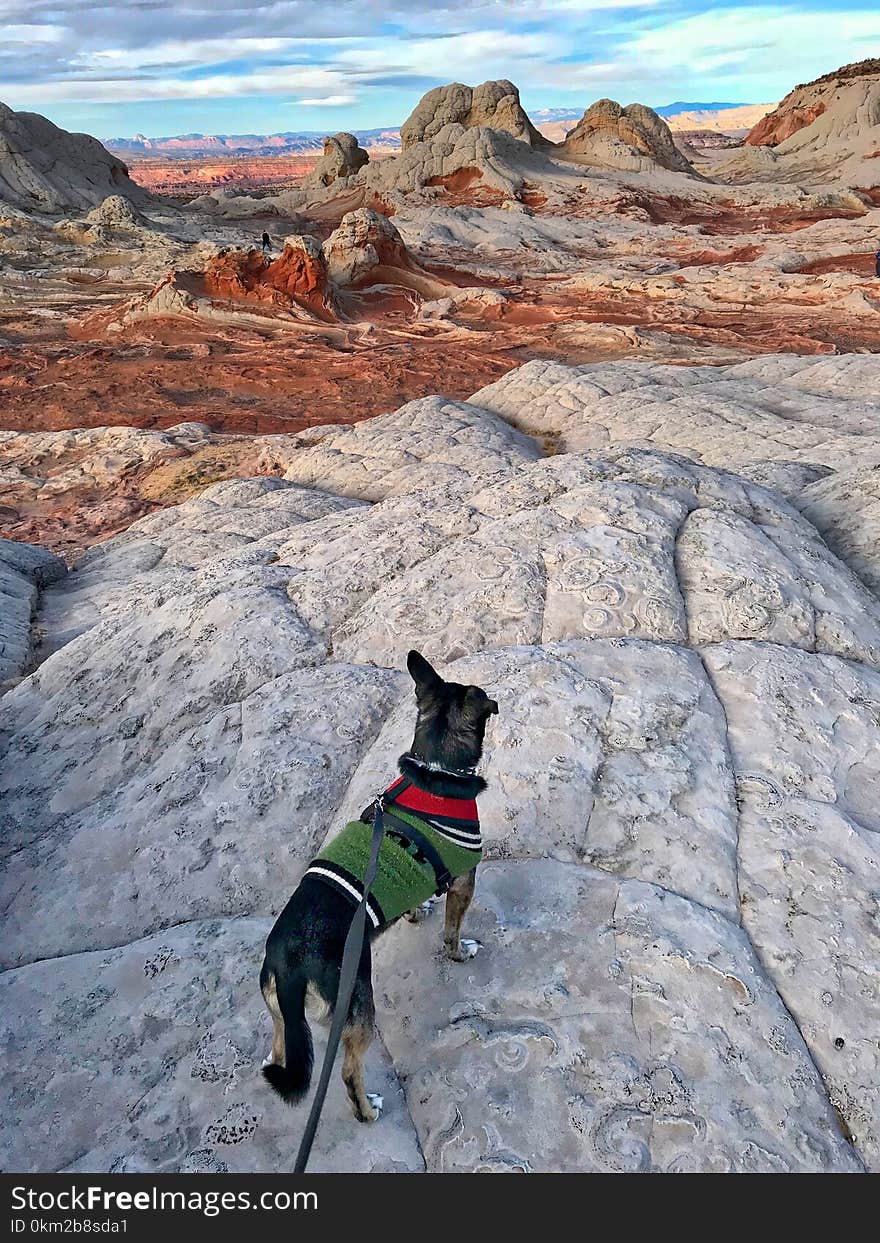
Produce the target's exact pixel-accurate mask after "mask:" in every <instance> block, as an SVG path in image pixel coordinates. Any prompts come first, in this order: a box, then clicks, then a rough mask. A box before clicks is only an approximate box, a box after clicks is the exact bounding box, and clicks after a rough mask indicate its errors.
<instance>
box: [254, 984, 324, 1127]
mask: <svg viewBox="0 0 880 1243" xmlns="http://www.w3.org/2000/svg"><path fill="white" fill-rule="evenodd" d="M306 983H307V981H306V979H305V976H303V975H300V974H299V972H297V971H296V970H295V969H294V970H290V969H289V968H285V969H282V970H281V971H276V970H274V969H273V968H269V967H266V966H264V967H263V972H262V975H261V977H260V985H261V987H262V990H263V996H264V997H265V999H266V1004H267V1005H268V1007H269V1009H270V1011H271V1012H272V1015H273V1017H276V1013H275V1012H276V1009H277V1010H279V1011H280V1014H281V1018H282V1019H283V1021H284V1065H283V1066H279V1065H277V1064H276V1063H274V1062H270V1064H269V1065H268V1066H264V1067H263V1078H264V1079H265V1080H266V1081H267V1082H268V1083H269V1084H271V1086H272V1087H273V1088H274V1089H275V1091H276V1092H277V1093H278V1095H279V1096H280V1097H281V1098H282V1100H285V1101H287V1103H288V1105H295V1104H296V1103H297V1101H301V1100H302V1098H303V1097H304V1096H305V1094H306V1092H308V1090H309V1084H310V1083H311V1081H312V1033H311V1031H310V1029H309V1025H308V1023H307V1022H306V1018H305V1002H306Z"/></svg>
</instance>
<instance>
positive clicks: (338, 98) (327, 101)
mask: <svg viewBox="0 0 880 1243" xmlns="http://www.w3.org/2000/svg"><path fill="white" fill-rule="evenodd" d="M294 102H295V103H296V104H299V105H300V107H303V108H341V107H342V106H343V105H344V104H354V103H357V99H356V97H355V96H354V95H325V96H324V98H323V99H297V100H295V101H294Z"/></svg>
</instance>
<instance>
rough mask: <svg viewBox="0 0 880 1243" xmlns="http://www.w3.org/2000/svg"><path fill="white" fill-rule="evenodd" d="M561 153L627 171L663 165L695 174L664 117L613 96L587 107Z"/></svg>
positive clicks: (673, 169) (675, 170) (650, 109)
mask: <svg viewBox="0 0 880 1243" xmlns="http://www.w3.org/2000/svg"><path fill="white" fill-rule="evenodd" d="M561 154H562V155H563V157H565V156H579V157H584V158H585V159H586V160H587V161H588V162H589V163H595V164H605V165H608V166H609V167H612V168H619V169H622V170H625V171H634V172H639V171H645V170H650V168H651V167H653V166H654V165H657V164H659V165H660V166H661V167H662V168H666V169H669V170H670V171H672V172H678V173H690V174H693V173H694V169H693V167H692V166H691V164H690V163H689V161H688V160H687V158H686V157H685V156H684V155H683V154H682V152H681V151H679V149H678V148H677V147H676V145H675V142H674V140H673V137H672V132H671V130H670V129H669V126H668V125H667V124H666V122H665V121H664V120H663V118H662V117H660V116H658V115H657V113H656V112H654V110H653V109H652V108H647V107H646V106H645V105H644V104H628V105H627V107H625V108H623V107H621V105H620V104H618V103H616V102H615V101H614V100H613V99H600V100H598V101H597V102H596V103H594V104H592V105H591V106H590V107H589V108H588V109H587V110H586V112H585V113H584V115H583V116H582V117H581V119H580V121H578V123H577V125H576V126H575V127H574V129H573V130H570V131H569V133H568V135H567V136H566V139H565V142H564V143H563V144H562V147H561Z"/></svg>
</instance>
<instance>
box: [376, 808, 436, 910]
mask: <svg viewBox="0 0 880 1243" xmlns="http://www.w3.org/2000/svg"><path fill="white" fill-rule="evenodd" d="M385 819H386V820H387V821H388V823H389V825H392V826H393V829H394V832H395V833H399V834H400V836H401V837H405V838H406V839H407V841H410V842H412V843H413V845H414V846H417V847H418V849H419V850H420V851H421V852H422V854H423V855H424V856H425V858H426V859H427V860H428V863H429V864H430V865H431V868H432V869H433V872H434V879H435V880H436V881H437V889H436V890H435V893H436V895H437V896H438V897H439V896H440V894H441V893H445V892H446V890H447V889H448V888H449V886H450V884H451V883H452V873H451V872H450V871H449V869H448V868H447V866H446V864H445V863H444V862H443V857H442V855H441V854H440V852H439V850H438V849H437V847H436V846H435V845H434V843H433V842H431V841H429V840H428V838H427V837H426V836H425V834H424V833H423V832H422V831H421V829H417V828H415V827H414V826H413V825H411V824H410V823H409V822H408V821H406V820H401V819H400V817H399V816H395V815H394V814H393V813H392V812H390V811H386V812H385Z"/></svg>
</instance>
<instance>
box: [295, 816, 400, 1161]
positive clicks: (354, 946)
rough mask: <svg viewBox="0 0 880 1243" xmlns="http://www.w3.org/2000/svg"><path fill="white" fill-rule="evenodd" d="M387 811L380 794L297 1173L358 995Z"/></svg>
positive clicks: (309, 1148)
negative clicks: (369, 901)
mask: <svg viewBox="0 0 880 1243" xmlns="http://www.w3.org/2000/svg"><path fill="white" fill-rule="evenodd" d="M383 810H384V809H383V803H382V796H381V795H380V796H379V798H378V799H377V800H376V814H375V816H374V817H373V836H372V838H371V840H370V858H369V861H368V863H367V870H366V873H365V874H364V894H363V897H362V898H361V900H360V902H359V903H358V905H357V907H356V908H355V911H354V914H353V915H352V917H351V924H350V925H349V929H348V935H347V936H346V938H345V948H344V949H343V951H342V965H341V967H340V968H339V987H338V989H337V990H336V1003H335V1005H334V1007H333V1021H332V1023H331V1024H330V1034H329V1035H328V1037H327V1051H326V1052H325V1054H324V1062H323V1065H322V1066H321V1077H320V1079H319V1080H318V1086H317V1088H316V1090H315V1097H314V1100H313V1101H312V1107H311V1109H310V1110H309V1116H308V1120H307V1122H306V1129H305V1131H304V1132H303V1137H302V1140H301V1141H300V1145H299V1152H298V1153H297V1155H296V1164H295V1165H294V1167H293V1172H294V1174H304V1173H305V1169H306V1165H307V1163H308V1160H309V1153H310V1152H311V1151H312V1144H313V1142H314V1139H315V1132H316V1131H317V1129H318V1122H319V1120H320V1117H321V1110H322V1109H323V1107H324V1097H325V1096H326V1095H327V1087H328V1085H329V1083H330V1075H331V1073H332V1071H333V1063H334V1062H335V1060H336V1051H337V1049H338V1048H339V1041H340V1038H341V1036H342V1029H343V1027H344V1026H345V1024H346V1022H347V1021H348V1007H349V1006H350V1005H351V995H352V993H353V992H354V985H355V980H356V979H357V973H358V967H359V966H360V961H361V954H362V953H363V949H364V943H365V940H366V925H367V898H368V897H369V896H370V886H371V885H372V883H373V881H374V880H375V879H376V872H377V871H378V868H379V848H380V846H381V845H382V838H383V837H384V836H385V822H384V816H383Z"/></svg>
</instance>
